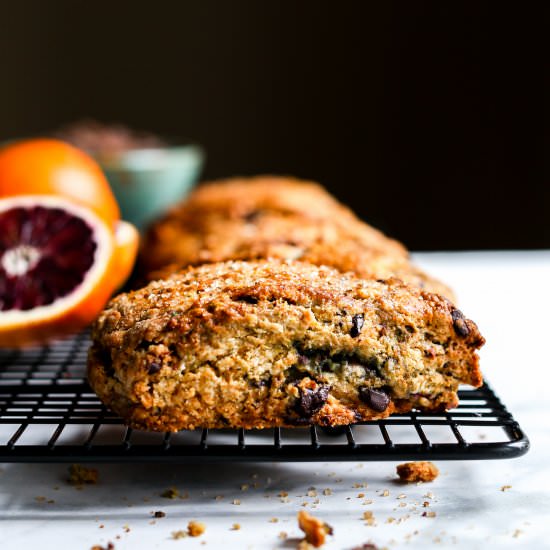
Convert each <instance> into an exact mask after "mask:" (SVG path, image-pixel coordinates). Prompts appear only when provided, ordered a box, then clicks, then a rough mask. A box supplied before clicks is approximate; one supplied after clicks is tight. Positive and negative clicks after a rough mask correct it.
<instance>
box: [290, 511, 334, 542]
mask: <svg viewBox="0 0 550 550" xmlns="http://www.w3.org/2000/svg"><path fill="white" fill-rule="evenodd" d="M298 526H299V527H300V529H301V530H302V531H303V532H304V533H305V535H306V536H305V541H306V542H307V543H309V544H311V545H313V546H314V547H315V548H319V547H320V546H322V545H323V544H325V540H326V536H327V535H332V534H333V529H332V527H331V526H330V525H329V524H328V523H325V522H324V521H322V520H320V519H318V518H316V517H314V516H312V515H310V514H308V513H307V512H306V511H305V510H300V511H299V512H298Z"/></svg>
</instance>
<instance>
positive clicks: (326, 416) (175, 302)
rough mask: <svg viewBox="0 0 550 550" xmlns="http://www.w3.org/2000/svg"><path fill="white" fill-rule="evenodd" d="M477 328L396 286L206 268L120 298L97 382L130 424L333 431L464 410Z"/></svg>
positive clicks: (266, 265)
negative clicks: (399, 416)
mask: <svg viewBox="0 0 550 550" xmlns="http://www.w3.org/2000/svg"><path fill="white" fill-rule="evenodd" d="M483 343H484V339H483V337H482V336H481V335H480V333H479V331H478V329H477V327H476V325H475V324H474V323H473V322H472V321H470V320H468V319H466V318H464V316H463V315H462V313H460V311H459V310H457V309H455V308H454V306H453V305H452V304H451V303H450V302H448V301H447V300H446V299H445V298H442V297H440V296H438V295H435V294H430V293H428V292H425V291H422V290H419V289H416V288H413V287H411V286H408V285H405V284H404V283H402V282H401V281H399V280H397V279H393V280H388V281H376V280H361V279H358V278H356V277H355V276H354V275H352V274H342V273H340V272H338V271H336V270H333V269H331V268H328V267H317V266H314V265H311V264H304V263H301V262H279V261H275V260H272V261H258V262H225V263H218V264H206V265H204V266H201V267H197V268H189V269H188V270H186V271H184V272H182V273H180V274H177V275H174V276H172V277H171V278H169V279H166V280H159V281H154V282H152V283H150V284H149V285H148V286H146V287H145V288H142V289H140V290H138V291H135V292H131V293H128V294H121V295H119V296H118V297H116V298H114V299H113V300H112V301H111V302H110V304H109V305H108V307H107V309H106V310H105V311H104V312H103V313H102V314H101V316H100V317H99V319H98V320H97V322H96V323H95V326H94V328H93V346H92V347H91V349H90V353H89V361H88V378H89V382H90V384H91V386H92V388H93V389H94V390H95V391H96V392H97V394H98V395H99V397H100V398H101V399H102V401H103V402H104V403H105V404H106V405H108V406H109V407H110V408H111V409H112V410H114V411H115V412H116V413H117V414H119V415H120V416H121V417H122V418H124V419H125V420H126V421H127V422H128V423H129V424H130V425H131V426H134V427H137V428H142V429H148V430H163V431H164V430H169V431H175V430H180V429H193V428H198V427H206V428H224V427H244V428H267V427H273V426H297V425H304V424H320V425H325V426H335V425H341V424H349V423H352V422H356V421H359V420H367V419H373V418H382V417H385V416H388V415H389V414H391V413H393V412H395V411H408V410H410V409H411V408H413V407H414V408H420V409H424V410H440V409H446V408H451V407H453V406H455V405H456V403H457V394H456V391H457V388H458V385H459V384H460V383H466V384H471V385H472V386H479V385H480V384H481V382H482V378H481V374H480V371H479V367H478V356H477V353H476V349H477V348H479V347H481V345H482V344H483Z"/></svg>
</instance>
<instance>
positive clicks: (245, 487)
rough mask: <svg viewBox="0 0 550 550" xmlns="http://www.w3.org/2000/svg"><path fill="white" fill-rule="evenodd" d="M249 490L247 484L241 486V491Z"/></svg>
mask: <svg viewBox="0 0 550 550" xmlns="http://www.w3.org/2000/svg"><path fill="white" fill-rule="evenodd" d="M249 488H250V485H249V484H248V483H243V484H242V485H241V491H248V489H249Z"/></svg>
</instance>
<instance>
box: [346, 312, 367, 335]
mask: <svg viewBox="0 0 550 550" xmlns="http://www.w3.org/2000/svg"><path fill="white" fill-rule="evenodd" d="M364 323H365V316H364V315H363V314H362V313H358V314H357V315H354V316H353V317H352V318H351V329H350V331H349V335H350V336H351V337H352V338H357V337H358V336H359V334H361V329H362V328H363V324H364Z"/></svg>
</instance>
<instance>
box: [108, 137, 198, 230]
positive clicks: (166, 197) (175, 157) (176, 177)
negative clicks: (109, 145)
mask: <svg viewBox="0 0 550 550" xmlns="http://www.w3.org/2000/svg"><path fill="white" fill-rule="evenodd" d="M97 160H98V162H99V163H100V165H101V168H102V169H103V171H104V172H105V175H106V176H107V179H108V180H109V183H110V185H111V187H112V189H113V192H114V194H115V196H116V199H117V201H118V204H119V205H120V210H121V213H122V218H123V219H124V220H127V221H129V222H132V223H133V224H134V225H135V226H136V227H137V228H138V229H140V230H143V229H145V228H146V227H147V226H148V225H149V224H150V223H151V222H152V221H153V220H155V219H156V218H158V217H159V216H161V215H162V214H163V213H164V212H166V210H168V209H169V208H170V207H171V206H173V205H174V204H175V203H177V202H178V201H180V200H181V199H183V198H184V197H185V195H186V194H187V193H188V192H189V191H190V189H191V188H192V187H193V186H194V185H195V183H196V182H197V180H198V178H199V176H200V173H201V170H202V167H203V163H204V152H203V150H202V149H201V148H200V147H198V146H197V145H181V146H167V147H160V148H158V149H134V150H129V151H126V152H124V153H120V154H117V155H116V156H114V157H111V158H109V159H97Z"/></svg>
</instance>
